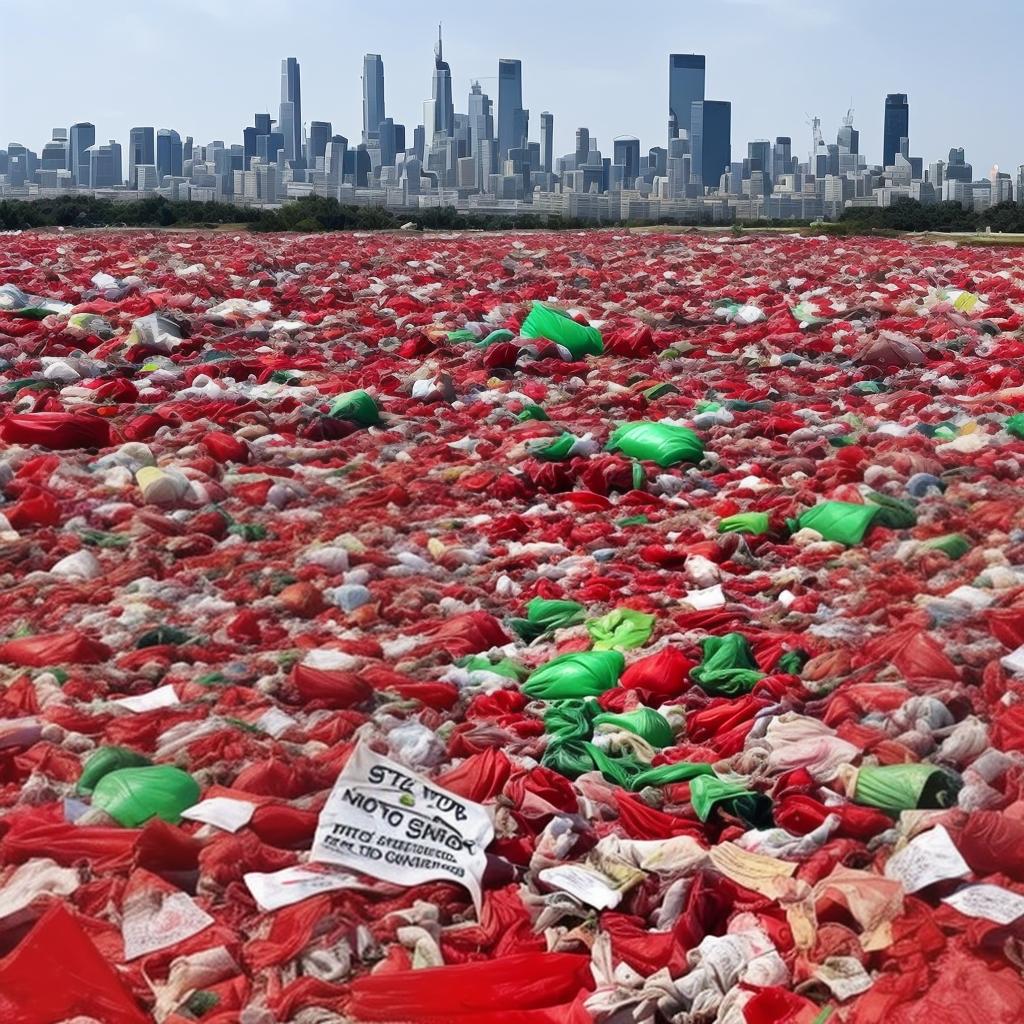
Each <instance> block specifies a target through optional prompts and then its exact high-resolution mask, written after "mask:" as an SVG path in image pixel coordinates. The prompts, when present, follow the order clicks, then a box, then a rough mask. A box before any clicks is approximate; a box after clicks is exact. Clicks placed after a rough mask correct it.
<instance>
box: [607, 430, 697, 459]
mask: <svg viewBox="0 0 1024 1024" xmlns="http://www.w3.org/2000/svg"><path fill="white" fill-rule="evenodd" d="M606 449H607V451H610V452H622V453H623V455H628V456H629V457H630V458H632V459H646V460H648V461H650V462H656V463H657V464H658V465H659V466H661V467H662V469H665V468H667V467H668V466H676V465H678V464H679V463H680V462H700V460H701V459H702V458H704V444H703V442H702V441H701V439H700V438H699V437H698V436H697V435H696V434H695V433H694V432H693V431H692V430H690V428H689V427H678V426H676V425H675V424H672V423H660V422H655V421H653V420H636V421H634V422H632V423H623V424H621V425H620V426H619V427H618V428H617V429H616V430H615V431H614V432H613V433H612V436H611V437H610V438H609V439H608V444H607V445H606Z"/></svg>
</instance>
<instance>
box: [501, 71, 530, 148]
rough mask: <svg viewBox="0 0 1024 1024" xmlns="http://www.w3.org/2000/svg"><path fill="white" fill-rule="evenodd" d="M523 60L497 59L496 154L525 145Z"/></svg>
mask: <svg viewBox="0 0 1024 1024" xmlns="http://www.w3.org/2000/svg"><path fill="white" fill-rule="evenodd" d="M523 128H524V125H523V62H522V61H520V60H509V59H506V58H503V59H502V60H499V61H498V155H499V156H500V158H501V159H502V160H504V159H505V158H506V157H507V156H508V151H509V150H510V149H518V148H519V147H521V146H525V145H526V136H525V132H524V130H523Z"/></svg>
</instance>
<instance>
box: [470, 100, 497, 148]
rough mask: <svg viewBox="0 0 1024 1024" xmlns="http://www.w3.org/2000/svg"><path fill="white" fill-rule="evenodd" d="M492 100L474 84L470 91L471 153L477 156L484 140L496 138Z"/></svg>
mask: <svg viewBox="0 0 1024 1024" xmlns="http://www.w3.org/2000/svg"><path fill="white" fill-rule="evenodd" d="M491 106H492V104H491V98H490V96H488V95H487V93H485V92H484V91H483V89H481V88H480V83H479V82H474V83H473V84H472V85H471V86H470V89H469V104H468V109H469V113H468V114H467V115H466V116H467V118H468V119H469V152H470V155H471V156H476V154H477V153H478V152H479V150H480V144H481V143H482V142H483V141H484V139H493V138H494V116H493V114H492V113H491Z"/></svg>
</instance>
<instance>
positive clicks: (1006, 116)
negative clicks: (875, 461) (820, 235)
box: [0, 0, 1024, 177]
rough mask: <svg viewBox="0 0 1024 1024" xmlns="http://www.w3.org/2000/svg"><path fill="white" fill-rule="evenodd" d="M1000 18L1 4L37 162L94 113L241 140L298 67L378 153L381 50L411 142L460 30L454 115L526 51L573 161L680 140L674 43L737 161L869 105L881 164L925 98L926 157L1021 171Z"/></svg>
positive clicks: (0, 97)
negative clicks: (722, 107) (674, 124)
mask: <svg viewBox="0 0 1024 1024" xmlns="http://www.w3.org/2000/svg"><path fill="white" fill-rule="evenodd" d="M983 11H984V16H983V17H982V18H980V19H979V18H975V17H973V16H972V14H971V13H970V12H969V11H967V10H966V9H965V8H964V6H963V4H962V3H960V2H956V3H954V2H952V0H930V2H928V3H925V4H917V3H914V4H912V3H896V4H894V3H891V2H884V0H701V2H694V0H642V2H640V3H625V4H624V3H622V2H621V0H617V2H615V3H609V2H607V0H589V2H583V3H580V2H569V3H565V2H557V0H555V2H552V0H544V2H537V0H500V2H488V0H472V2H463V0H437V2H435V3H432V4H424V3H411V2H409V0H390V2H387V3H377V2H374V0H360V2H358V3H355V2H350V0H334V2H331V0H302V2H289V0H170V2H165V0H141V2H139V3H136V4H131V5H124V6H121V5H118V6H116V7H110V6H108V5H105V4H99V3H96V2H95V0H49V2H47V3H45V4H43V5H40V3H39V0H0V24H2V26H3V30H4V37H5V39H7V40H8V41H9V45H6V46H5V47H4V53H3V58H2V66H0V146H6V144H7V143H8V142H9V141H17V142H21V143H23V144H24V145H27V146H29V147H30V148H32V149H35V150H37V151H38V150H39V149H40V148H41V147H42V145H43V143H44V142H45V141H46V140H47V139H48V138H49V135H50V129H51V128H52V127H54V126H67V125H69V124H71V123H72V122H74V121H93V122H94V123H95V124H96V134H97V140H98V141H101V142H102V141H106V140H107V139H109V138H115V139H117V140H118V141H119V142H121V144H122V145H123V146H125V147H126V146H127V142H128V130H129V128H131V127H132V126H133V125H153V126H155V127H157V128H162V127H169V128H176V129H178V131H180V132H181V135H182V137H184V136H185V135H192V136H194V137H195V139H196V142H197V143H205V142H209V141H211V140H213V139H224V140H225V141H227V142H240V141H241V137H242V128H243V126H245V125H247V124H250V123H251V122H252V114H253V113H254V112H255V111H256V110H269V111H270V112H271V114H272V115H273V116H274V117H276V116H277V103H278V99H279V68H280V60H281V58H282V57H286V56H294V57H298V59H299V61H300V63H301V66H302V101H303V111H302V113H303V120H304V121H305V122H306V123H307V125H308V123H309V122H310V121H311V120H329V121H331V122H332V123H333V126H334V130H335V131H336V132H340V133H341V134H343V135H346V136H347V137H348V138H349V139H350V140H353V139H355V140H358V138H359V132H360V129H361V127H362V105H361V92H360V74H361V69H362V55H363V53H365V52H377V53H380V54H382V56H383V58H384V67H385V81H386V96H387V112H388V114H389V115H390V116H393V117H395V119H396V120H398V121H401V122H403V123H404V124H405V125H406V128H407V131H408V132H409V133H410V138H411V131H412V128H413V127H414V126H415V125H416V124H418V123H419V122H420V120H421V119H422V102H423V100H424V99H425V98H427V96H428V95H429V91H430V75H431V69H432V61H433V55H432V46H433V41H434V38H435V34H436V23H437V21H438V18H439V17H440V18H442V19H443V21H444V35H445V57H446V59H447V60H448V62H449V63H450V64H451V67H452V78H453V86H454V92H455V100H456V104H455V105H456V109H457V110H465V109H466V98H465V97H466V95H467V93H468V92H469V87H470V82H471V80H472V79H473V78H475V77H478V78H480V80H481V84H482V86H483V88H484V91H485V92H487V93H489V95H490V96H491V98H492V99H494V100H495V101H496V100H497V81H496V80H495V78H494V76H495V75H496V74H497V62H498V58H499V57H518V58H520V59H521V60H522V61H523V100H524V105H525V106H526V107H528V108H529V109H530V112H531V119H530V134H531V137H532V138H533V139H538V138H539V128H540V116H539V115H540V112H541V111H542V110H550V111H551V112H552V113H553V114H554V115H555V139H556V152H557V153H559V154H561V153H565V152H568V151H569V150H570V149H572V139H573V133H574V131H575V129H576V128H577V127H578V126H580V125H586V126H587V127H589V128H590V130H591V133H592V134H594V135H596V136H597V138H598V142H599V144H600V146H601V149H602V151H603V152H605V153H606V154H607V155H610V153H611V140H612V139H613V138H614V137H615V136H616V135H637V136H639V137H640V140H641V144H642V147H643V151H644V152H646V150H647V149H648V148H649V147H650V146H652V145H664V144H665V133H666V128H665V124H666V120H667V107H668V99H667V93H668V54H669V53H670V52H671V51H676V52H696V53H704V54H706V55H707V66H708V73H707V97H708V98H709V99H727V100H731V101H732V145H733V159H738V158H739V157H741V156H742V155H745V153H746V143H747V141H749V140H751V139H756V138H772V139H774V137H775V136H776V135H790V136H792V137H793V140H794V142H793V150H794V153H796V154H798V155H799V156H800V158H801V159H806V156H807V151H808V149H809V146H810V128H809V127H807V125H806V121H807V115H809V114H815V113H816V114H819V115H820V116H821V118H822V126H823V129H824V132H825V136H826V140H827V141H834V139H835V132H836V129H837V128H838V126H839V122H840V118H841V117H842V116H843V114H845V112H846V108H847V107H848V106H850V105H851V103H852V106H853V107H854V109H855V126H856V127H857V128H858V129H859V130H860V132H861V152H863V153H866V155H867V157H868V160H869V162H878V161H879V160H880V157H881V153H880V150H881V135H882V108H883V102H884V99H885V94H886V93H888V92H906V93H909V95H910V149H911V153H912V155H914V156H921V157H923V158H924V160H925V163H926V164H927V163H928V162H930V161H932V160H935V159H937V158H939V157H941V158H943V159H945V157H946V153H947V151H948V149H949V147H950V146H953V145H957V146H964V147H966V150H967V159H968V160H970V161H971V162H972V163H973V164H974V168H975V176H976V177H983V176H987V174H988V171H989V168H990V167H991V165H992V163H993V162H998V163H999V165H1000V167H1001V168H1002V169H1003V170H1008V171H1010V172H1011V173H1015V171H1016V167H1017V165H1018V164H1019V163H1022V162H1024V139H1022V138H1021V137H1020V117H1019V106H1020V101H1019V91H1020V84H1019V81H1018V80H1017V76H1015V75H1014V70H1015V68H1016V67H1017V66H1018V59H1019V58H1018V54H1017V52H1016V51H1017V49H1018V47H1019V40H1020V38H1021V29H1022V27H1024V4H1020V3H1015V2H1013V0H991V2H989V3H987V4H985V5H984V7H983ZM15 41H17V42H15Z"/></svg>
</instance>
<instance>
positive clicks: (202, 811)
mask: <svg viewBox="0 0 1024 1024" xmlns="http://www.w3.org/2000/svg"><path fill="white" fill-rule="evenodd" d="M255 811H256V805H255V804H254V803H250V802H249V801H248V800H236V799H234V798H233V797H229V796H213V797H210V799H209V800H200V801H199V803H197V804H195V805H194V806H193V807H189V808H188V809H187V810H184V811H182V812H181V816H182V817H183V818H188V820H189V821H202V822H204V823H205V824H207V825H216V826H217V828H222V829H224V831H225V832H237V831H238V830H239V829H240V828H243V827H244V826H246V825H248V824H249V821H250V820H251V819H252V816H253V814H254V813H255Z"/></svg>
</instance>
